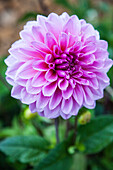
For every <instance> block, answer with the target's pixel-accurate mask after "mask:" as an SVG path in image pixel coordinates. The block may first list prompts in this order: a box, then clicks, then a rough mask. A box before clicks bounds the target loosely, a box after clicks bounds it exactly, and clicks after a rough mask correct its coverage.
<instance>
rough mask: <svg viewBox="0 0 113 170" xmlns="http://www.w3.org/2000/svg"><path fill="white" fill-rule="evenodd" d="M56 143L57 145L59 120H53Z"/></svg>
mask: <svg viewBox="0 0 113 170" xmlns="http://www.w3.org/2000/svg"><path fill="white" fill-rule="evenodd" d="M55 130H56V143H57V144H58V143H59V118H56V119H55Z"/></svg>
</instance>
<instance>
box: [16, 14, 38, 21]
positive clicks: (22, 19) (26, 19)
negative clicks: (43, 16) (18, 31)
mask: <svg viewBox="0 0 113 170" xmlns="http://www.w3.org/2000/svg"><path fill="white" fill-rule="evenodd" d="M36 16H37V13H36V12H28V13H26V14H24V15H23V16H22V17H21V18H20V19H19V21H18V22H26V21H28V20H30V19H34V20H35V19H36Z"/></svg>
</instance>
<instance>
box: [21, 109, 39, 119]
mask: <svg viewBox="0 0 113 170" xmlns="http://www.w3.org/2000/svg"><path fill="white" fill-rule="evenodd" d="M36 115H37V113H36V112H35V113H31V111H30V110H29V108H27V109H25V111H24V117H25V119H32V118H34V117H35V116H36Z"/></svg>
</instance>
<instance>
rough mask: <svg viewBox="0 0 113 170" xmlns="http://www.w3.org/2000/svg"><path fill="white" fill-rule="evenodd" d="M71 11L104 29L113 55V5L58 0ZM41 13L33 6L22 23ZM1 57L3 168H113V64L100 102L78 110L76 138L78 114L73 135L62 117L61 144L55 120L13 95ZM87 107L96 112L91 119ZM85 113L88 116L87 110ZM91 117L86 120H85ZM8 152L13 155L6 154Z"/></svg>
mask: <svg viewBox="0 0 113 170" xmlns="http://www.w3.org/2000/svg"><path fill="white" fill-rule="evenodd" d="M54 3H56V4H57V5H59V6H60V5H61V6H63V7H65V8H66V10H68V11H69V13H70V15H72V14H76V15H78V17H79V18H80V19H81V18H84V19H86V21H87V22H90V23H91V24H93V26H94V27H95V29H97V30H98V31H99V32H100V37H101V39H104V40H107V41H108V44H109V49H108V50H109V54H110V58H112V59H113V5H110V4H108V3H107V2H103V1H100V2H98V3H96V4H95V5H94V4H93V3H92V1H91V0H79V1H78V3H77V4H76V3H74V2H73V3H71V2H69V1H68V0H55V2H54ZM36 15H37V13H35V12H28V13H26V14H25V15H24V16H23V17H22V18H20V19H19V21H18V22H19V23H21V22H26V21H28V20H32V19H34V20H35V18H36ZM43 15H44V14H43ZM5 57H6V56H1V58H0V70H1V72H0V140H1V142H0V169H8V170H27V169H34V170H41V169H42V170H62V169H63V168H64V169H65V170H87V169H88V170H112V169H113V97H112V96H111V93H110V92H111V91H112V92H113V76H112V75H113V67H112V68H111V69H110V71H109V73H108V75H109V77H110V81H111V85H110V90H111V91H109V90H107V89H106V90H105V96H104V98H103V99H101V100H99V101H97V105H96V108H95V109H93V110H88V109H85V108H82V109H81V110H80V114H79V116H78V119H79V123H78V132H77V136H76V141H75V143H73V130H72V129H73V128H74V119H75V118H74V117H72V118H70V120H69V122H68V124H69V126H70V132H69V136H68V138H67V136H66V134H65V130H66V121H64V120H62V119H61V118H60V127H59V135H60V140H61V142H60V143H59V144H57V145H56V137H55V127H54V120H49V119H46V118H43V117H40V116H38V115H37V114H34V115H32V113H31V112H30V111H29V109H28V107H27V106H26V105H22V104H21V103H20V102H19V101H18V100H15V99H13V98H11V96H10V89H11V87H10V86H9V85H8V84H7V82H6V81H5V71H6V65H5V63H4V59H5ZM86 113H88V115H90V117H88V118H89V119H88V120H86ZM84 115H85V116H84ZM83 122H85V123H83ZM6 155H7V156H6Z"/></svg>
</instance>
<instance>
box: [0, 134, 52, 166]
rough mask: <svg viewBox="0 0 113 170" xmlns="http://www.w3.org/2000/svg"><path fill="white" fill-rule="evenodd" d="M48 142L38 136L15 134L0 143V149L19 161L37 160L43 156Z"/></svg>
mask: <svg viewBox="0 0 113 170" xmlns="http://www.w3.org/2000/svg"><path fill="white" fill-rule="evenodd" d="M49 145H50V144H49V143H48V142H47V141H46V140H45V139H43V138H42V137H39V136H16V137H11V138H7V139H5V140H4V141H2V142H1V143H0V150H1V151H2V152H4V153H5V154H6V155H8V156H11V157H12V158H13V159H15V160H19V161H20V162H23V163H27V162H37V161H39V160H40V159H42V157H43V156H45V154H46V152H47V151H48V147H49Z"/></svg>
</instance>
